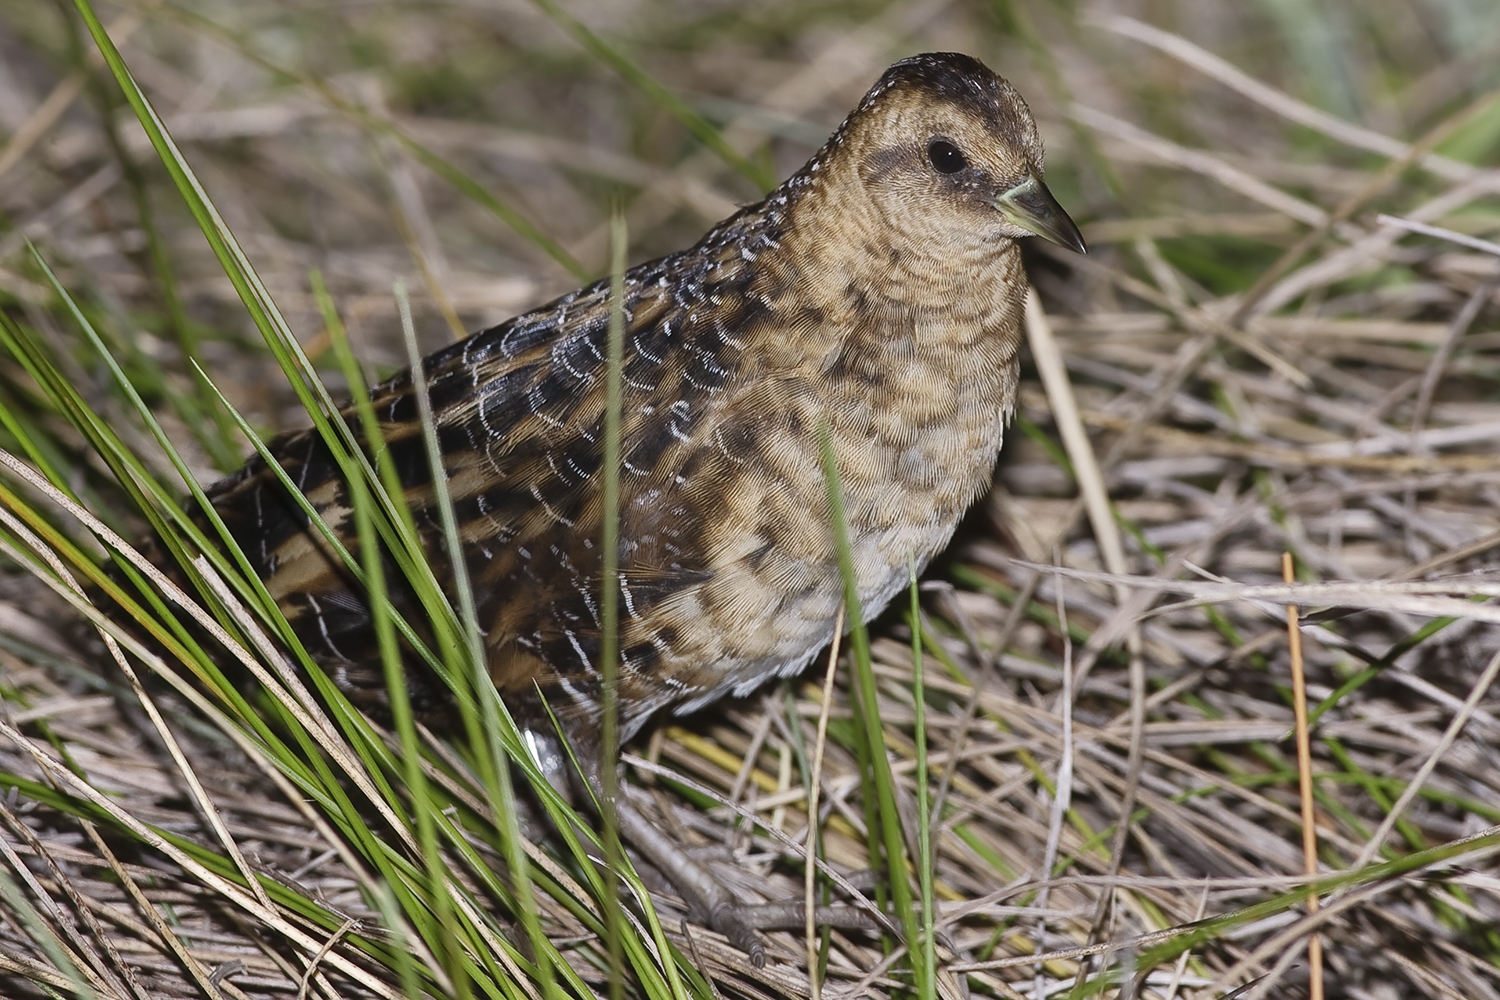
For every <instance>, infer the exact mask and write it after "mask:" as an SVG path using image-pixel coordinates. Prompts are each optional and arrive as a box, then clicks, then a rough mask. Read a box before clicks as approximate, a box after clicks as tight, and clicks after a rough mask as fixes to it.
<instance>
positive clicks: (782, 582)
mask: <svg viewBox="0 0 1500 1000" xmlns="http://www.w3.org/2000/svg"><path fill="white" fill-rule="evenodd" d="M1003 416H1004V415H1003V414H1002V413H994V414H993V415H992V416H991V417H990V419H989V420H988V421H981V422H979V424H978V425H976V426H971V427H970V428H968V431H967V432H966V433H965V434H962V435H957V436H955V435H952V434H950V435H948V440H947V442H946V443H945V444H943V445H942V446H940V447H934V448H923V447H919V446H917V445H914V444H912V443H910V442H908V443H904V444H901V445H899V446H897V445H891V444H887V443H884V442H880V441H871V440H870V439H869V438H866V439H865V440H864V441H862V442H857V443H850V442H845V444H846V445H848V447H846V448H845V449H843V451H844V453H846V454H858V456H859V460H858V461H852V462H851V461H843V460H841V461H840V467H841V471H840V479H841V486H842V493H843V500H844V512H845V521H846V534H847V538H848V544H849V557H850V563H851V567H852V569H853V572H854V577H855V581H856V586H857V592H858V596H859V603H860V610H861V613H862V615H863V617H864V618H865V619H870V618H873V617H874V616H875V615H878V614H879V613H880V612H881V611H882V610H884V608H885V606H886V605H887V604H888V603H890V601H891V600H892V598H894V597H895V596H896V595H897V594H899V593H901V592H902V591H903V590H904V589H905V588H906V587H907V586H908V584H909V583H910V581H911V579H912V578H913V574H914V573H920V572H921V571H922V570H923V569H924V568H925V567H926V565H927V563H928V562H929V561H930V560H931V559H932V558H933V556H935V555H936V554H937V553H939V552H941V551H942V550H943V549H944V548H945V547H946V546H947V544H948V542H949V540H950V539H951V538H952V536H953V532H954V529H955V528H956V527H957V525H958V521H959V519H960V518H961V517H962V515H963V512H964V510H965V509H966V508H967V507H968V506H969V504H970V503H972V502H973V500H974V499H975V498H976V497H977V496H978V495H979V494H981V493H982V492H983V491H984V489H985V488H986V487H987V486H988V483H989V480H990V475H991V469H992V467H993V464H994V460H995V456H996V454H997V453H998V451H999V447H1000V437H1001V428H1002V425H1003ZM738 495H739V497H740V505H741V509H746V510H748V509H755V510H757V511H758V514H757V516H756V517H755V518H754V519H752V520H747V521H744V522H742V523H745V524H749V525H754V530H746V531H742V532H740V534H739V537H737V538H736V539H735V540H734V542H733V546H734V547H735V548H737V549H738V550H739V551H740V552H742V553H744V554H743V555H741V556H740V557H739V558H736V559H732V560H728V561H726V562H724V563H721V564H720V565H719V567H718V568H717V569H716V570H715V572H714V574H713V576H712V577H711V578H710V579H708V580H706V581H704V582H703V583H701V584H700V585H698V586H696V587H693V588H691V589H690V590H688V591H684V592H682V593H680V594H678V595H675V597H674V598H673V600H672V603H673V605H674V607H673V612H674V614H673V616H672V617H673V618H674V619H676V620H677V621H678V622H692V623H694V624H693V626H691V627H687V628H679V630H678V632H677V634H676V636H675V638H676V640H677V641H676V642H675V643H674V644H673V646H674V648H673V650H672V655H670V656H669V657H668V658H667V660H666V662H664V663H663V664H662V666H663V667H664V671H663V674H664V675H665V676H670V677H671V678H672V680H671V682H670V685H669V688H670V701H672V702H675V703H676V708H677V710H678V711H679V712H688V711H692V710H693V709H695V708H698V707H701V706H702V705H705V704H708V703H709V702H711V701H713V700H714V699H716V698H719V697H723V696H725V695H729V694H733V695H736V696H742V695H744V694H747V693H749V692H750V691H751V690H752V689H754V688H755V687H757V686H758V685H760V684H761V683H763V682H765V681H766V680H769V679H770V678H773V677H778V676H788V675H790V674H794V673H796V672H798V671H800V670H801V669H802V668H803V667H805V666H806V665H807V664H808V663H809V661H810V660H811V659H812V658H813V657H814V656H816V655H817V654H818V652H819V651H820V650H822V649H823V648H824V647H825V646H826V645H827V644H828V642H829V640H830V639H831V638H832V637H833V635H834V633H835V632H836V631H837V630H838V629H839V624H840V611H841V608H842V606H843V602H844V579H843V574H842V572H841V571H840V564H839V556H838V550H837V547H836V545H835V543H834V533H833V529H832V524H831V519H830V516H829V513H828V511H829V507H828V501H827V483H826V481H825V479H824V477H823V475H822V470H821V469H820V468H816V467H809V468H804V469H802V470H801V474H798V475H795V476H792V477H786V478H779V479H778V480H777V481H775V482H773V483H772V484H771V486H770V487H768V488H761V489H754V488H752V487H750V486H748V485H747V486H746V487H745V488H744V489H742V490H741V491H740V493H739V494H738ZM848 627H849V622H848V621H847V619H845V620H844V621H843V629H844V630H847V629H848ZM666 697H667V695H666V693H664V698H666Z"/></svg>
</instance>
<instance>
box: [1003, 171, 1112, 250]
mask: <svg viewBox="0 0 1500 1000" xmlns="http://www.w3.org/2000/svg"><path fill="white" fill-rule="evenodd" d="M995 207H996V208H997V209H999V210H1000V214H1001V215H1003V216H1005V219H1006V221H1007V222H1010V223H1012V224H1013V225H1017V226H1020V227H1021V228H1022V229H1024V230H1026V231H1027V232H1028V233H1036V234H1037V235H1038V236H1040V237H1042V239H1045V240H1051V241H1052V242H1053V243H1056V244H1057V245H1058V246H1060V247H1067V248H1068V249H1069V250H1074V251H1077V252H1078V253H1088V252H1089V248H1088V247H1087V246H1085V245H1084V242H1083V234H1082V233H1080V232H1079V231H1078V227H1077V226H1076V225H1074V224H1073V220H1072V219H1070V218H1068V213H1067V212H1064V211H1063V209H1062V206H1061V205H1059V204H1058V203H1057V199H1056V198H1054V197H1052V192H1051V191H1048V190H1047V185H1045V184H1043V183H1042V181H1041V178H1039V177H1037V176H1036V175H1035V174H1032V175H1030V176H1028V177H1027V178H1026V179H1025V180H1024V181H1022V182H1021V183H1019V184H1017V185H1016V186H1015V187H1013V188H1011V189H1010V190H1009V191H1007V192H1005V193H1004V194H1002V195H1001V196H1000V197H998V198H996V199H995Z"/></svg>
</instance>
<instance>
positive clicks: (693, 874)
mask: <svg viewBox="0 0 1500 1000" xmlns="http://www.w3.org/2000/svg"><path fill="white" fill-rule="evenodd" d="M525 737H526V741H527V745H528V747H529V749H530V750H531V752H532V756H533V757H534V758H535V759H536V761H537V764H538V765H539V767H540V768H541V770H542V773H543V774H544V775H545V776H546V778H547V780H548V782H550V783H551V784H552V785H553V787H554V788H557V789H558V790H559V791H562V792H564V794H566V792H567V791H568V785H569V779H570V778H571V779H572V780H580V779H581V780H582V781H584V782H585V783H586V785H587V786H588V788H589V790H590V791H591V792H592V793H593V795H594V797H595V799H596V801H598V802H600V803H601V804H602V803H603V802H604V791H603V782H602V780H601V775H602V773H603V768H604V767H605V766H607V765H606V764H605V763H604V762H603V760H602V759H601V758H602V755H601V754H600V753H599V752H598V750H597V748H596V747H595V746H593V744H592V741H590V740H588V739H586V738H583V739H580V738H578V736H577V735H575V736H574V737H573V738H572V739H570V740H569V745H570V746H571V747H572V748H573V751H574V756H575V757H576V759H577V761H578V765H579V768H578V769H575V768H573V767H572V765H571V763H570V762H569V760H568V758H567V755H566V753H565V752H564V748H563V745H562V742H561V740H560V739H559V738H558V736H557V733H556V732H555V731H551V732H549V731H547V730H546V729H545V728H541V727H538V728H531V729H527V730H525ZM580 770H581V772H582V773H581V775H580ZM616 787H617V788H620V793H619V794H617V795H616V796H615V799H614V810H615V821H616V826H617V829H618V830H619V832H620V837H621V839H622V840H623V841H624V842H625V843H626V844H627V845H628V846H629V847H630V848H632V849H633V850H634V851H635V852H636V854H638V855H639V856H640V857H641V858H642V859H644V860H645V861H646V862H647V863H649V864H650V865H651V866H652V867H653V868H655V869H656V871H657V872H659V873H660V875H661V877H662V878H664V879H665V880H666V881H667V882H668V883H669V884H670V885H671V886H672V887H673V888H674V889H675V890H676V891H677V894H678V895H679V896H681V897H682V899H683V901H684V902H685V903H687V906H688V910H689V912H690V913H692V915H693V916H694V917H695V918H696V919H698V920H699V921H701V922H702V923H703V924H705V925H706V926H708V927H710V928H712V929H713V930H716V931H718V932H719V933H720V934H723V935H724V936H725V937H726V938H728V939H729V942H730V943H731V944H733V945H734V946H735V947H736V948H739V949H740V950H741V951H743V952H745V953H746V954H747V955H749V956H750V962H751V964H752V965H754V966H755V967H756V968H760V967H761V966H763V965H764V964H765V946H764V944H763V943H762V942H761V940H760V938H759V937H758V936H757V934H756V933H755V932H756V931H757V930H767V931H770V930H798V929H800V928H801V927H802V926H803V924H804V922H805V921H806V919H807V910H806V904H805V903H804V902H802V901H800V900H793V901H787V902H780V903H763V904H751V903H744V902H741V901H740V900H738V899H736V898H735V897H734V896H733V894H731V893H730V891H729V890H728V889H727V888H726V887H725V886H724V884H723V883H722V882H720V881H719V879H718V878H717V877H716V876H715V875H714V874H713V873H712V872H711V871H709V870H708V868H707V867H706V866H705V865H704V864H703V863H702V862H700V861H698V860H696V859H695V858H693V857H692V856H691V855H689V854H688V853H687V851H686V850H685V849H684V848H683V846H682V845H681V844H679V843H678V842H677V841H676V840H674V839H673V838H672V837H671V836H670V835H668V834H667V833H666V832H665V831H663V830H662V829H661V828H660V827H659V826H658V825H656V824H654V823H652V822H651V821H650V820H649V819H647V818H646V817H645V816H644V815H643V814H642V813H641V811H640V810H639V809H637V808H636V807H635V805H634V804H633V803H631V802H630V801H629V798H628V795H627V794H626V792H625V790H624V788H623V787H621V786H620V785H619V784H617V786H616ZM601 867H602V865H601ZM611 877H613V875H611ZM813 917H814V920H815V921H816V923H817V924H818V925H819V926H825V925H826V926H830V927H837V928H839V929H841V930H880V929H882V926H883V925H882V924H880V923H879V922H877V921H876V920H875V919H874V918H873V917H872V916H871V915H869V914H867V913H865V912H863V911H862V910H857V909H854V908H853V907H848V906H819V907H816V908H815V909H814V913H813Z"/></svg>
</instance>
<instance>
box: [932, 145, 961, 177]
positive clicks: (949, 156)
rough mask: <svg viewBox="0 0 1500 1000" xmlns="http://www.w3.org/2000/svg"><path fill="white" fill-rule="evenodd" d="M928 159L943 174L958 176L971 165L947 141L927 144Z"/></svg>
mask: <svg viewBox="0 0 1500 1000" xmlns="http://www.w3.org/2000/svg"><path fill="white" fill-rule="evenodd" d="M927 159H928V161H929V162H930V163H931V164H932V165H933V167H934V168H935V169H936V170H937V171H938V173H941V174H956V173H958V172H959V171H960V170H962V169H963V168H964V167H967V166H968V165H969V161H968V160H966V159H964V154H963V153H961V152H959V151H958V147H957V146H955V145H953V143H951V142H949V141H948V140H947V139H934V140H932V141H931V142H929V143H928V144H927Z"/></svg>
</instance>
